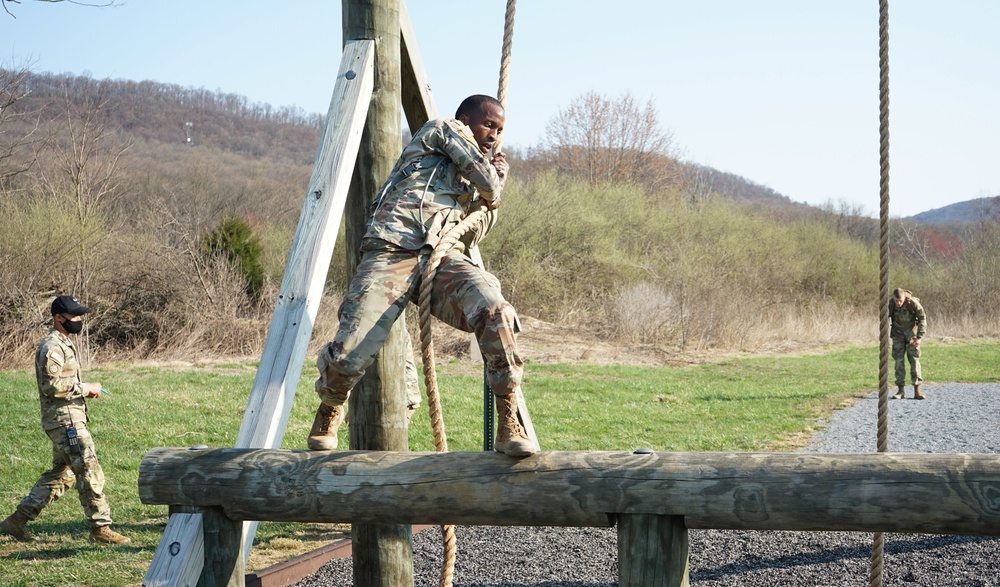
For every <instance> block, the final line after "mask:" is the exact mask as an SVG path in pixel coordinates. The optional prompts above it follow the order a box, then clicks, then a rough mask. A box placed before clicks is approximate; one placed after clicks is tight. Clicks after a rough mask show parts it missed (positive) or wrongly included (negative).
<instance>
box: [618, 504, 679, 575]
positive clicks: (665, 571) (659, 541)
mask: <svg viewBox="0 0 1000 587" xmlns="http://www.w3.org/2000/svg"><path fill="white" fill-rule="evenodd" d="M617 522H618V524H617V525H618V585H619V587H652V586H654V585H655V586H657V587H688V585H689V573H688V534H687V528H685V527H684V518H682V517H681V516H647V515H638V516H631V515H619V516H617Z"/></svg>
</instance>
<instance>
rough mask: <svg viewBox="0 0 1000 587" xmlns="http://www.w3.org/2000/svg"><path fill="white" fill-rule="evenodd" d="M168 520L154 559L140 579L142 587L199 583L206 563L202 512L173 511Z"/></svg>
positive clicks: (171, 586) (165, 586) (170, 586)
mask: <svg viewBox="0 0 1000 587" xmlns="http://www.w3.org/2000/svg"><path fill="white" fill-rule="evenodd" d="M170 522H171V523H170V524H168V525H167V527H166V529H165V530H164V531H163V537H162V538H161V539H160V544H159V545H157V547H156V552H155V553H153V562H152V563H151V564H150V565H149V569H148V570H147V571H146V576H145V577H144V578H143V580H142V584H143V587H175V586H184V585H197V584H198V577H200V576H201V571H202V568H203V567H204V566H205V547H204V536H205V533H204V529H203V526H202V520H201V514H194V513H182V514H172V515H171V516H170Z"/></svg>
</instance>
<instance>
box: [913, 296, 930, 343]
mask: <svg viewBox="0 0 1000 587" xmlns="http://www.w3.org/2000/svg"><path fill="white" fill-rule="evenodd" d="M913 322H914V323H915V326H916V327H917V338H923V337H924V334H926V332H927V314H925V313H924V307H923V306H921V305H920V302H913Z"/></svg>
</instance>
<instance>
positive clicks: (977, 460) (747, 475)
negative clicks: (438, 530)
mask: <svg viewBox="0 0 1000 587" xmlns="http://www.w3.org/2000/svg"><path fill="white" fill-rule="evenodd" d="M139 497H140V499H141V500H142V502H143V503H145V504H169V505H190V506H198V507H213V506H219V507H222V508H223V510H224V511H225V513H226V515H227V516H230V517H231V518H233V519H238V520H258V521H265V520H266V521H297V522H326V523H359V522H360V523H384V524H435V525H440V524H459V525H504V526H608V525H609V524H611V523H613V515H614V514H635V515H638V514H654V515H672V516H684V519H685V525H686V526H687V527H688V528H717V529H748V530H829V531H861V532H921V533H931V534H969V535H1000V455H994V454H926V453H919V454H910V453H881V454H875V453H870V454H818V453H708V452H664V453H657V454H633V453H629V452H559V451H549V452H541V453H538V454H535V455H533V456H531V457H528V458H525V459H511V458H507V457H505V456H503V455H499V454H491V453H469V452H451V453H415V452H405V453H403V452H398V453H397V452H361V451H332V452H309V451H289V450H267V449H205V450H190V449H177V448H156V449H153V450H151V451H149V452H148V453H147V454H146V456H145V458H143V460H142V464H141V466H140V469H139Z"/></svg>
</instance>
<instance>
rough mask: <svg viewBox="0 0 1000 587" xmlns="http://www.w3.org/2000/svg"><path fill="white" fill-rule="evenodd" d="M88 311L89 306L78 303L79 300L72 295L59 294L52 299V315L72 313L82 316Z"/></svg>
mask: <svg viewBox="0 0 1000 587" xmlns="http://www.w3.org/2000/svg"><path fill="white" fill-rule="evenodd" d="M89 311H90V308H88V307H87V306H84V305H83V304H81V303H80V300H78V299H76V298H75V297H73V296H59V297H57V298H56V299H54V300H52V315H53V316H55V315H56V314H72V315H74V316H83V315H84V314H86V313H87V312H89Z"/></svg>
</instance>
